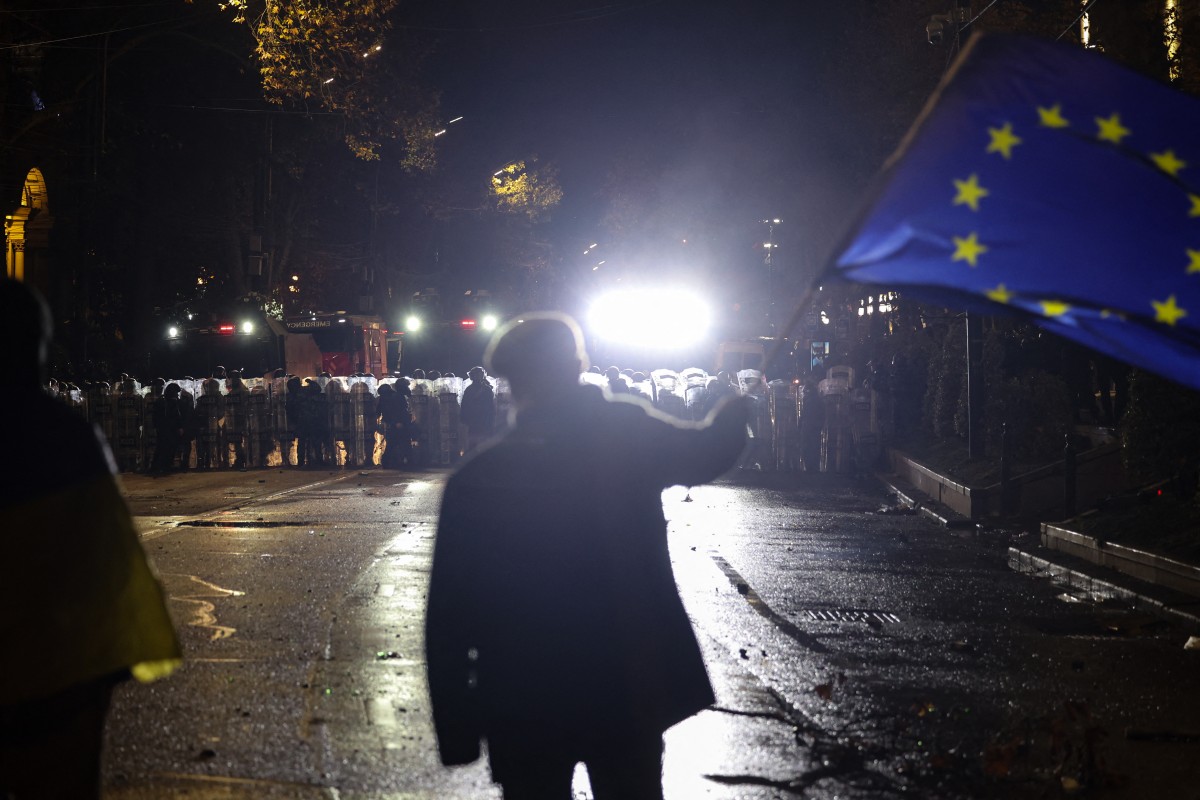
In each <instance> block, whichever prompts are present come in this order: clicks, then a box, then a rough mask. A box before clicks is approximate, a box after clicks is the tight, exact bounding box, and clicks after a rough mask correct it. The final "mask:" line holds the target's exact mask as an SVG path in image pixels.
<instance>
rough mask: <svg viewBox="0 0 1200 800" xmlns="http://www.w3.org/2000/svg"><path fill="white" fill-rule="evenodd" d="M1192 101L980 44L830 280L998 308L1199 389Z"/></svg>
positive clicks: (1061, 61)
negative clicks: (1023, 316)
mask: <svg viewBox="0 0 1200 800" xmlns="http://www.w3.org/2000/svg"><path fill="white" fill-rule="evenodd" d="M1198 130H1200V100H1198V99H1196V98H1193V97H1191V96H1188V95H1185V94H1182V93H1180V92H1177V91H1175V90H1173V89H1171V88H1170V87H1168V86H1166V85H1165V84H1161V83H1158V82H1156V81H1154V80H1151V79H1149V78H1146V77H1144V76H1141V75H1139V74H1137V73H1135V72H1132V71H1130V70H1128V69H1126V68H1124V67H1121V66H1120V65H1118V64H1116V63H1114V62H1112V61H1111V60H1109V59H1107V58H1105V57H1103V56H1100V55H1098V54H1096V53H1093V52H1090V51H1087V50H1083V49H1080V48H1078V47H1071V46H1069V45H1063V44H1059V43H1055V42H1052V41H1048V40H1042V39H1037V38H1031V37H1025V36H1015V35H995V34H985V35H977V36H975V37H974V38H973V39H972V40H971V41H970V42H969V43H968V45H967V47H966V48H964V50H963V53H962V54H961V56H960V57H959V59H958V61H957V62H956V64H955V66H954V68H953V69H952V71H951V72H950V73H949V74H948V75H947V77H946V79H945V80H944V81H943V82H942V84H941V86H940V87H939V88H938V90H937V91H936V92H935V94H934V96H933V97H932V98H931V99H930V101H929V103H928V104H927V105H926V108H925V110H924V111H923V112H922V114H921V117H920V118H919V119H918V121H917V123H916V124H915V125H914V127H913V129H912V130H911V131H910V132H909V134H908V136H907V137H906V139H905V141H904V142H903V143H902V144H901V146H900V148H899V149H898V150H897V152H896V153H895V154H894V155H893V156H892V158H891V159H890V160H889V162H888V164H887V166H886V167H885V169H884V172H883V174H882V175H881V178H880V182H879V184H878V190H877V194H876V195H875V197H874V199H873V201H872V202H871V203H870V204H869V206H868V208H867V209H866V211H865V213H864V214H863V215H862V216H861V217H860V218H859V220H858V221H857V223H856V224H855V225H854V226H853V228H852V229H851V231H850V233H849V235H848V236H847V237H846V239H845V240H844V242H845V244H843V245H842V246H841V247H839V249H838V251H837V253H836V255H835V256H834V258H833V260H832V263H831V264H830V265H829V266H828V268H827V270H826V278H829V277H835V276H840V277H842V278H844V279H846V280H850V281H854V282H858V283H865V284H875V285H880V286H883V287H887V288H889V289H896V290H901V291H905V292H907V293H909V294H911V295H912V296H914V297H917V298H920V297H926V298H927V299H931V300H934V301H936V302H939V303H943V304H946V305H952V306H953V305H958V306H961V307H965V308H970V309H982V310H985V311H987V312H989V313H1001V312H1012V313H1017V314H1022V315H1027V316H1030V317H1032V318H1034V319H1035V320H1036V321H1037V322H1038V324H1040V325H1042V326H1044V327H1045V328H1047V329H1049V330H1053V331H1054V332H1056V333H1058V334H1060V335H1062V336H1064V337H1067V338H1069V339H1072V340H1075V341H1077V342H1080V343H1082V344H1084V345H1087V346H1089V347H1092V348H1094V349H1096V350H1098V351H1101V352H1104V353H1107V354H1109V355H1112V356H1114V357H1116V358H1118V359H1120V360H1123V361H1126V362H1128V363H1131V364H1134V365H1137V366H1141V367H1143V368H1145V369H1148V370H1151V371H1154V372H1158V373H1160V374H1162V375H1164V376H1166V377H1168V378H1171V379H1173V380H1175V381H1178V382H1180V383H1182V384H1185V385H1188V386H1191V387H1193V388H1197V389H1200V137H1197V136H1196V133H1195V132H1196V131H1198Z"/></svg>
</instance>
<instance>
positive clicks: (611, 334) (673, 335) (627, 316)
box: [588, 289, 710, 349]
mask: <svg viewBox="0 0 1200 800" xmlns="http://www.w3.org/2000/svg"><path fill="white" fill-rule="evenodd" d="M588 321H589V322H590V323H591V326H592V329H593V331H594V332H595V333H596V334H597V335H598V336H599V337H600V338H602V339H606V340H608V341H610V342H621V343H626V344H636V345H642V346H649V347H653V348H668V349H671V348H679V347H685V346H688V345H691V344H693V343H695V342H697V341H699V340H700V339H702V338H703V336H704V334H705V333H706V331H707V330H708V327H709V324H710V312H709V309H708V306H707V304H706V303H704V301H702V300H701V299H700V298H698V297H696V296H695V295H693V294H691V293H690V292H685V291H674V290H670V289H659V290H633V291H622V292H615V293H613V294H609V295H605V296H604V297H601V298H600V299H599V300H597V301H596V303H595V304H593V305H592V308H591V310H590V312H589V314H588Z"/></svg>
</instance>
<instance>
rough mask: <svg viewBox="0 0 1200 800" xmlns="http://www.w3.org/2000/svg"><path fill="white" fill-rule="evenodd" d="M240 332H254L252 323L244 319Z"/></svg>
mask: <svg viewBox="0 0 1200 800" xmlns="http://www.w3.org/2000/svg"><path fill="white" fill-rule="evenodd" d="M242 333H254V323H253V322H251V321H250V320H246V321H245V322H243V323H242Z"/></svg>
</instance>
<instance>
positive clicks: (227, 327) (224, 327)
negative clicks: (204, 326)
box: [217, 322, 233, 334]
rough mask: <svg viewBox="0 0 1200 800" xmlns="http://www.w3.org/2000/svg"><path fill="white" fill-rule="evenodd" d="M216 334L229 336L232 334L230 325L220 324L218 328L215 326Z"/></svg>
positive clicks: (226, 323)
mask: <svg viewBox="0 0 1200 800" xmlns="http://www.w3.org/2000/svg"><path fill="white" fill-rule="evenodd" d="M217 333H221V334H226V333H229V334H231V333H233V325H232V324H231V323H228V322H223V323H221V324H220V325H218V326H217Z"/></svg>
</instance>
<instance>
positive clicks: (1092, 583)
mask: <svg viewBox="0 0 1200 800" xmlns="http://www.w3.org/2000/svg"><path fill="white" fill-rule="evenodd" d="M876 478H877V479H878V480H879V481H880V482H881V483H882V484H883V485H884V486H886V487H887V488H888V490H889V491H891V492H892V493H893V494H895V495H896V497H897V499H898V500H899V502H900V504H901V505H904V506H907V507H909V508H913V509H916V510H917V511H918V512H919V513H920V514H921V515H922V516H924V517H926V518H927V519H929V520H932V521H933V522H934V523H936V524H938V525H941V526H942V527H944V528H947V529H955V528H959V529H961V528H968V527H972V528H973V527H976V526H978V525H980V524H981V523H979V522H977V521H976V520H973V519H969V518H967V517H964V516H962V515H961V514H958V513H956V512H955V511H953V510H951V509H949V508H947V507H945V506H942V505H941V504H939V503H937V502H935V501H933V500H932V499H931V498H929V497H927V496H925V495H924V494H922V493H921V492H920V491H918V490H917V489H915V488H913V487H912V486H909V485H907V484H906V483H905V482H904V481H901V480H897V478H896V476H894V475H876ZM1008 566H1009V567H1010V568H1011V569H1013V570H1015V571H1017V572H1020V573H1023V574H1025V575H1030V576H1035V577H1042V576H1046V577H1049V578H1050V579H1051V580H1053V581H1055V582H1057V583H1060V584H1062V585H1065V586H1068V587H1070V588H1073V589H1078V590H1081V591H1084V592H1086V593H1088V594H1091V595H1093V596H1095V597H1098V598H1101V599H1117V600H1120V601H1122V602H1124V603H1128V604H1129V605H1130V606H1132V607H1133V608H1136V609H1138V610H1141V611H1147V612H1150V613H1156V614H1165V615H1169V616H1173V617H1176V618H1179V619H1181V620H1183V621H1185V622H1189V623H1195V624H1200V600H1198V599H1197V598H1195V597H1192V596H1190V595H1187V594H1185V593H1183V592H1178V591H1175V590H1173V589H1170V588H1167V587H1165V586H1161V585H1159V584H1155V583H1150V582H1147V581H1142V580H1138V579H1136V578H1131V577H1129V576H1128V575H1124V574H1122V573H1119V572H1117V571H1116V570H1112V569H1108V568H1105V567H1099V566H1097V565H1095V564H1093V563H1091V562H1090V561H1085V560H1084V559H1081V558H1077V557H1075V556H1071V555H1069V554H1067V553H1063V552H1061V551H1057V550H1051V549H1049V548H1040V547H1039V548H1028V549H1022V548H1019V547H1009V548H1008Z"/></svg>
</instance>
